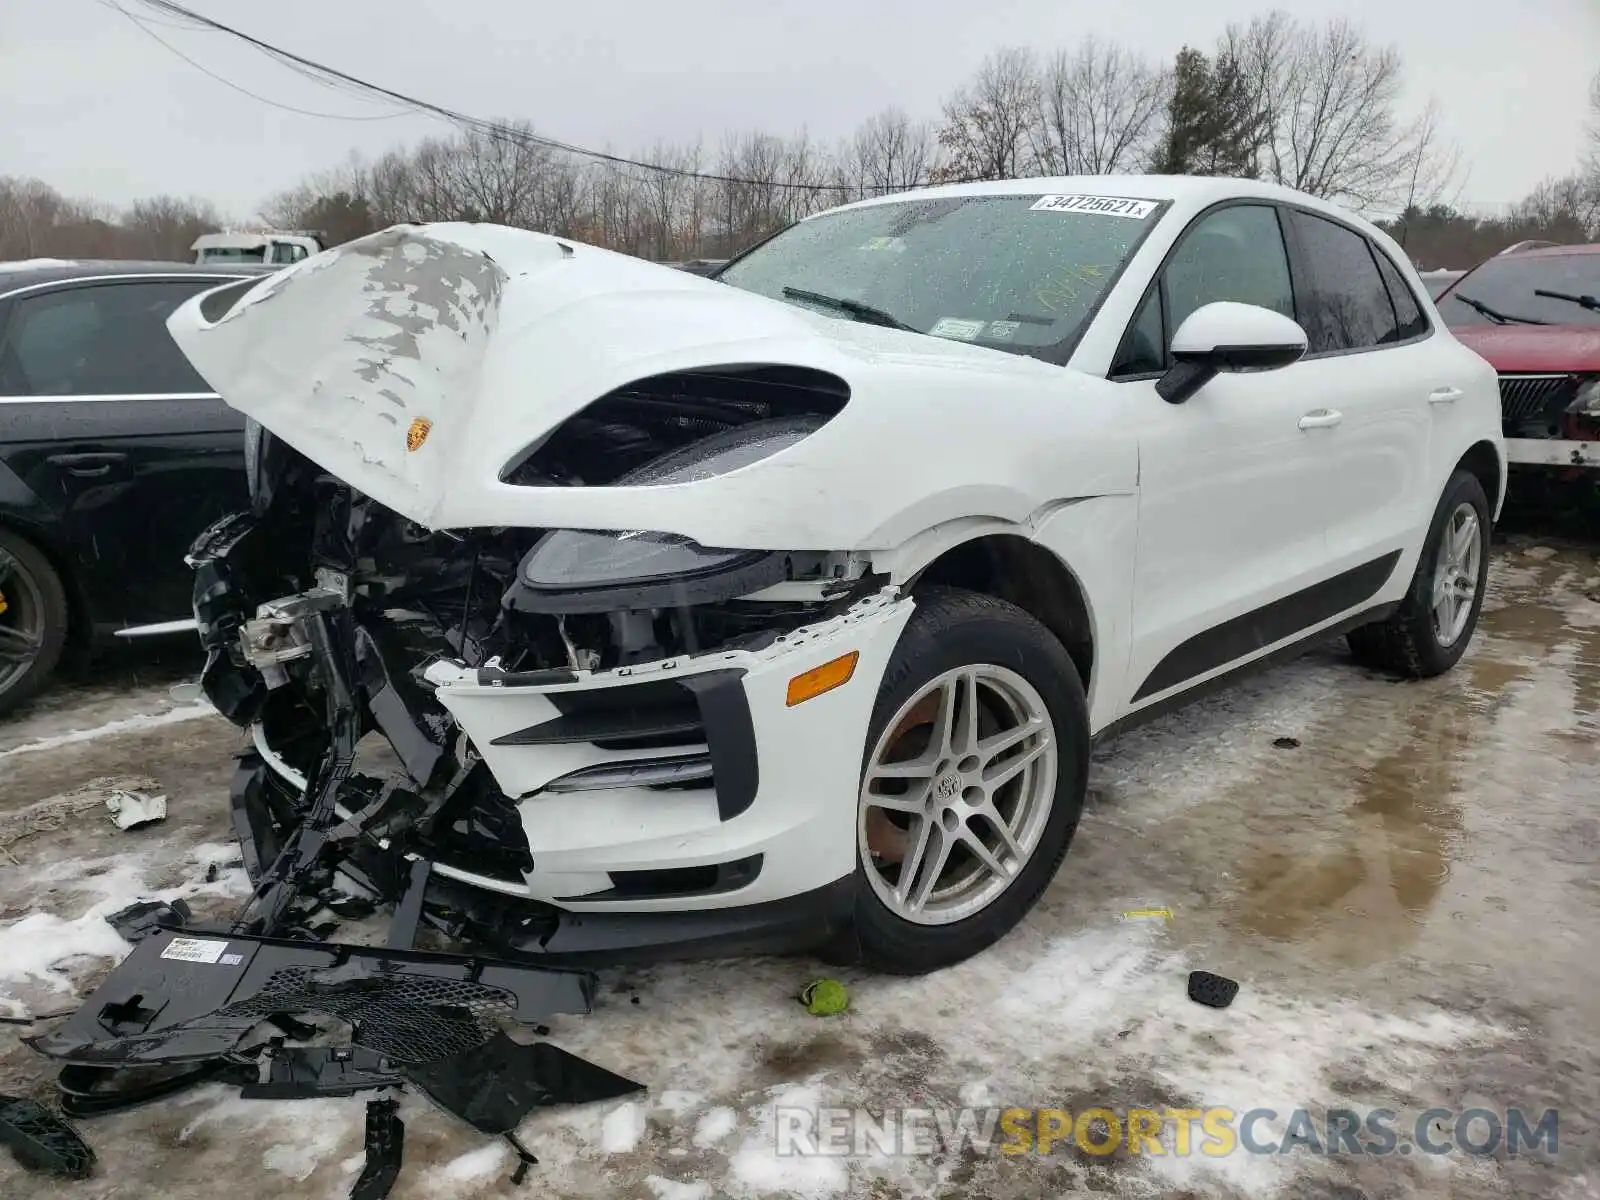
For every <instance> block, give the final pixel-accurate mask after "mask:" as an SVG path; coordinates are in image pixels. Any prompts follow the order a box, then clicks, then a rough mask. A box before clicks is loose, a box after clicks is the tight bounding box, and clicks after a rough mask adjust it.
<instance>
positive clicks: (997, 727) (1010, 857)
mask: <svg viewBox="0 0 1600 1200" xmlns="http://www.w3.org/2000/svg"><path fill="white" fill-rule="evenodd" d="M1059 755H1060V751H1059V747H1058V745H1057V741H1056V737H1055V729H1054V725H1053V723H1052V721H1051V718H1050V713H1049V710H1048V708H1047V707H1046V706H1045V702H1044V698H1043V697H1042V696H1040V694H1039V692H1038V691H1037V690H1036V689H1035V688H1034V687H1033V685H1032V684H1030V683H1029V682H1028V681H1027V680H1026V679H1024V678H1023V677H1022V676H1021V675H1018V674H1017V673H1016V672H1015V671H1011V670H1008V669H1006V668H1005V667H1000V666H996V665H992V664H976V665H970V666H964V667H958V668H956V669H955V670H952V671H946V672H945V673H944V674H942V675H940V676H938V677H937V678H935V679H933V680H932V681H930V682H929V683H928V684H927V685H926V686H925V687H923V688H922V689H921V691H919V692H918V693H917V694H916V695H915V696H913V697H912V698H911V699H910V700H908V701H907V702H906V703H905V704H903V705H902V706H901V707H900V710H899V711H898V712H897V713H896V714H895V715H894V717H893V718H892V719H891V720H890V721H889V722H888V723H887V724H886V725H885V726H884V732H883V734H882V735H881V736H880V737H879V738H878V743H877V745H875V746H874V747H873V750H872V754H871V756H870V757H869V758H868V760H867V769H866V771H865V773H864V775H863V778H862V783H861V796H860V805H859V815H858V819H857V838H858V845H859V848H860V854H861V861H862V862H863V863H864V864H865V867H866V874H867V878H868V880H869V882H870V883H871V885H872V889H873V891H874V892H875V893H876V894H877V896H878V899H879V900H880V901H882V903H883V904H884V905H885V907H887V908H888V909H889V910H890V911H891V912H893V913H894V914H895V915H896V916H899V917H901V918H902V919H904V920H906V921H910V922H913V923H915V924H918V925H947V924H951V923H953V922H956V921H960V920H964V919H965V918H967V917H971V916H973V915H974V914H976V913H978V912H981V911H982V910H983V909H985V908H987V907H988V906H989V905H990V904H992V903H994V901H995V900H996V899H998V898H999V896H1000V895H1001V894H1002V893H1003V892H1004V891H1005V890H1006V889H1007V888H1008V887H1010V886H1011V883H1012V881H1013V880H1015V879H1016V877H1017V876H1018V875H1019V874H1021V872H1022V869H1023V867H1024V866H1026V865H1027V862H1028V859H1029V858H1030V856H1031V855H1032V854H1033V851H1034V850H1035V848H1036V847H1037V846H1038V844H1039V841H1040V839H1041V838H1042V837H1043V835H1044V831H1045V827H1046V825H1047V824H1048V823H1049V820H1050V812H1051V808H1052V806H1053V805H1054V802H1055V791H1056V775H1057V771H1058V769H1059V765H1060V764H1059ZM886 828H887V829H889V830H890V831H891V833H893V834H895V835H896V836H895V837H894V838H893V839H892V840H895V841H896V842H897V844H898V845H897V852H896V853H892V854H889V853H885V852H884V841H885V839H884V837H883V834H882V831H883V830H884V829H886Z"/></svg>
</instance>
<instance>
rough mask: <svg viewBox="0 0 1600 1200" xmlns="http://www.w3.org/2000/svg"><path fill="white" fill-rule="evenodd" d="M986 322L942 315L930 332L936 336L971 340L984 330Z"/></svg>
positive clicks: (963, 340) (965, 340)
mask: <svg viewBox="0 0 1600 1200" xmlns="http://www.w3.org/2000/svg"><path fill="white" fill-rule="evenodd" d="M984 324H985V322H983V321H964V320H962V319H961V318H959V317H941V318H939V320H938V321H937V322H935V324H934V326H933V328H932V329H930V330H928V332H929V333H931V334H932V335H933V336H934V337H942V338H955V339H956V340H957V341H962V342H970V341H971V340H972V339H973V338H975V337H977V336H978V335H979V334H980V333H982V332H983V326H984Z"/></svg>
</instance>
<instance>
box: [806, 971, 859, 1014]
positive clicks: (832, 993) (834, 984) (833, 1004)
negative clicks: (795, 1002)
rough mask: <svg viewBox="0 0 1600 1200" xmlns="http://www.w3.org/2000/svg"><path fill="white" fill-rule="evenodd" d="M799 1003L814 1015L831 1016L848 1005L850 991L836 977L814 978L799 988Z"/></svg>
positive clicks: (840, 1011)
mask: <svg viewBox="0 0 1600 1200" xmlns="http://www.w3.org/2000/svg"><path fill="white" fill-rule="evenodd" d="M800 1003H801V1004H804V1005H805V1006H806V1011H807V1012H808V1013H810V1014H811V1015H812V1016H814V1017H831V1016H833V1015H834V1014H836V1013H842V1012H843V1011H844V1010H845V1009H847V1008H849V1007H850V993H849V991H847V990H846V988H845V986H844V984H842V983H840V982H839V981H838V980H837V979H814V980H812V981H811V982H810V983H808V984H806V986H805V987H803V988H801V989H800Z"/></svg>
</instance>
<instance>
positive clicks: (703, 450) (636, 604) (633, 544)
mask: <svg viewBox="0 0 1600 1200" xmlns="http://www.w3.org/2000/svg"><path fill="white" fill-rule="evenodd" d="M821 424H822V419H821V418H816V417H796V418H786V419H783V420H774V421H758V422H753V423H751V424H749V425H741V426H739V427H737V428H734V429H728V430H724V431H723V432H721V433H718V434H713V435H712V436H711V437H708V438H703V439H701V440H700V441H698V442H695V443H693V444H692V445H689V446H684V447H682V448H681V449H678V450H674V451H672V452H671V453H670V454H664V455H662V456H661V457H660V458H658V459H656V460H654V461H653V462H650V463H647V464H646V465H644V466H642V467H640V468H638V469H637V470H635V471H632V472H630V473H629V474H627V475H624V476H623V477H622V478H620V479H618V480H617V481H616V483H615V484H614V485H613V486H616V487H652V486H664V485H668V484H677V483H692V482H694V481H695V480H697V479H710V478H712V477H713V476H717V475H726V474H728V473H729V472H730V471H736V470H738V469H739V468H740V467H747V466H749V465H750V464H751V463H754V462H758V461H760V460H761V459H764V458H767V457H769V456H771V455H773V454H776V453H778V452H779V451H780V450H784V449H787V448H788V447H789V446H792V445H794V444H795V443H796V442H798V441H800V440H801V439H802V438H804V437H806V436H807V435H808V434H810V433H812V432H813V431H814V430H816V429H817V428H819V427H820V426H821ZM787 559H788V556H787V555H786V554H783V553H781V552H775V551H771V550H723V549H718V548H715V547H707V546H701V545H697V544H696V543H695V542H692V541H690V540H689V539H688V538H685V537H680V536H678V535H677V534H671V533H654V532H650V531H648V530H630V531H627V532H624V533H597V532H591V531H588V530H582V529H558V530H555V531H553V532H551V533H547V534H545V535H544V537H542V538H540V539H539V541H538V542H537V543H535V544H534V547H533V549H532V550H530V551H528V554H527V557H525V558H524V559H523V560H522V565H521V567H520V568H518V572H517V580H518V585H519V586H518V588H517V589H516V592H517V593H518V594H517V595H515V596H514V597H513V598H512V606H513V607H515V608H522V609H527V610H529V611H536V612H537V611H544V612H581V611H585V610H592V611H603V610H606V609H611V608H617V607H624V608H648V607H669V606H677V605H682V604H704V603H708V602H711V601H714V600H718V599H728V598H731V597H733V596H739V595H743V594H745V593H747V592H753V591H759V590H760V589H761V588H764V587H770V586H771V585H772V584H774V583H778V582H779V581H781V580H782V579H783V578H784V576H785V575H786V573H787V570H788V565H787ZM619 591H627V592H629V593H630V595H628V596H627V597H626V599H623V598H622V597H620V596H619V595H618V592H619Z"/></svg>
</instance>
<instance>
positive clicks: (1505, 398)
mask: <svg viewBox="0 0 1600 1200" xmlns="http://www.w3.org/2000/svg"><path fill="white" fill-rule="evenodd" d="M1577 389H1578V377H1577V376H1576V375H1502V376H1500V417H1501V420H1503V421H1506V422H1521V421H1546V422H1552V423H1556V424H1559V423H1560V420H1561V414H1562V413H1563V412H1564V411H1565V409H1566V407H1567V405H1568V404H1570V403H1572V399H1573V397H1574V396H1575V395H1576V394H1577Z"/></svg>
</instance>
